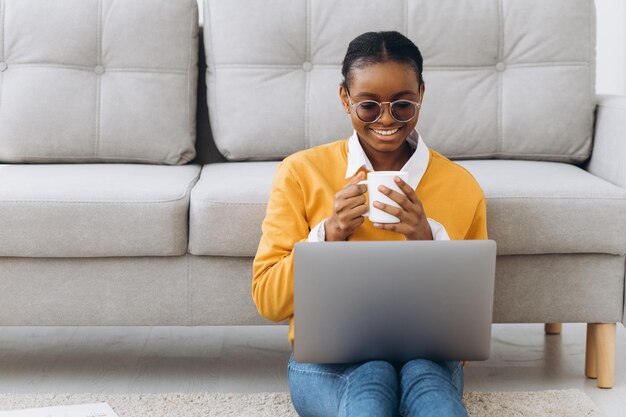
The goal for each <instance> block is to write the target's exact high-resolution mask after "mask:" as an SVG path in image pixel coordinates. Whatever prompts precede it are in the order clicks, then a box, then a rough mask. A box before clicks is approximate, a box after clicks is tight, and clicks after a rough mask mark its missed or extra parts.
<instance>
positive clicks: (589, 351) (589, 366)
mask: <svg viewBox="0 0 626 417" xmlns="http://www.w3.org/2000/svg"><path fill="white" fill-rule="evenodd" d="M596 326H597V324H596V323H587V347H586V348H585V376H586V377H587V378H597V377H598V368H597V366H596V365H597V359H596V356H597V355H596Z"/></svg>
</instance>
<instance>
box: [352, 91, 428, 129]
mask: <svg viewBox="0 0 626 417" xmlns="http://www.w3.org/2000/svg"><path fill="white" fill-rule="evenodd" d="M346 94H347V95H348V101H349V102H350V107H353V108H354V107H356V115H357V117H358V118H359V119H360V120H361V121H363V122H365V123H374V122H376V121H377V120H378V119H380V117H381V116H382V115H383V104H389V113H391V117H393V118H394V119H395V120H396V121H398V122H401V123H404V122H408V121H409V120H411V119H412V118H414V117H415V115H416V114H417V109H418V108H419V107H420V106H421V103H418V102H416V101H411V100H396V101H383V102H382V103H381V102H378V101H374V100H363V101H359V102H358V103H352V99H351V98H350V94H348V93H347V92H346Z"/></svg>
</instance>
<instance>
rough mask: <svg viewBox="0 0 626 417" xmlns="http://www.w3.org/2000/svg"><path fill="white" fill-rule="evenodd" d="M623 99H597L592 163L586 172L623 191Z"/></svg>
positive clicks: (625, 134) (625, 144)
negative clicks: (621, 188)
mask: <svg viewBox="0 0 626 417" xmlns="http://www.w3.org/2000/svg"><path fill="white" fill-rule="evenodd" d="M625 161H626V96H604V95H600V96H598V105H597V107H596V124H595V134H594V140H593V150H592V152H591V159H590V160H589V161H588V164H587V165H586V167H585V169H586V170H587V171H589V172H590V173H592V174H593V175H596V176H598V177H600V178H603V179H605V180H607V181H609V182H612V183H613V184H616V185H619V186H620V187H623V188H626V163H625Z"/></svg>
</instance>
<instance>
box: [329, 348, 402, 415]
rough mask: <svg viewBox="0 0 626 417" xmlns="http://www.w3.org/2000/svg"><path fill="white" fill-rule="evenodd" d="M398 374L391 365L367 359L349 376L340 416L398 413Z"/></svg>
mask: <svg viewBox="0 0 626 417" xmlns="http://www.w3.org/2000/svg"><path fill="white" fill-rule="evenodd" d="M398 403H399V377H398V372H397V371H396V368H395V367H394V365H393V364H391V363H390V362H387V361H379V360H374V361H368V362H365V363H363V364H361V365H359V366H358V367H357V368H355V369H354V370H353V371H352V372H351V373H350V374H349V375H348V386H347V389H346V392H345V395H344V398H343V399H342V405H343V407H342V408H341V410H340V413H339V416H345V415H350V416H390V417H395V416H397V409H398Z"/></svg>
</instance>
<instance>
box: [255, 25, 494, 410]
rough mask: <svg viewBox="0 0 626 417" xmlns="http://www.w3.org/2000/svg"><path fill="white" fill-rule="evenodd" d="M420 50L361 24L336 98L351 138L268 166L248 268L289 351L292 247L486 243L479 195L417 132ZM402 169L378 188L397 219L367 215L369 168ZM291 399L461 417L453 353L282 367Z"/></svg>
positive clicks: (304, 406)
mask: <svg viewBox="0 0 626 417" xmlns="http://www.w3.org/2000/svg"><path fill="white" fill-rule="evenodd" d="M422 62H423V60H422V56H421V54H420V51H419V49H418V48H417V47H416V46H415V45H414V44H413V43H412V42H411V41H410V40H409V39H407V38H406V37H404V36H403V35H401V34H400V33H398V32H377V33H374V32H368V33H364V34H363V35H360V36H358V37H357V38H356V39H354V40H353V41H352V42H350V44H349V46H348V51H347V53H346V56H345V58H344V61H343V68H342V74H343V77H344V79H343V82H342V83H341V84H340V86H339V97H340V99H341V103H342V104H343V107H344V109H345V111H346V113H348V114H349V115H350V117H351V120H352V126H353V127H354V132H353V134H352V136H351V137H350V138H347V139H342V140H339V141H335V142H332V143H329V144H325V145H321V146H317V147H314V148H311V149H307V150H303V151H300V152H297V153H295V154H293V155H290V156H289V157H287V158H285V159H284V160H283V161H282V162H281V163H280V165H279V166H278V169H277V172H276V175H275V178H274V183H273V186H272V192H271V194H270V199H269V202H268V207H267V212H266V217H265V219H264V221H263V226H262V230H263V236H262V238H261V241H260V243H259V247H258V250H257V254H256V257H255V259H254V264H253V282H252V295H253V299H254V302H255V304H256V306H257V309H258V310H259V313H260V314H261V315H262V316H264V317H265V318H267V319H269V320H272V321H282V320H286V319H289V341H290V342H291V345H292V348H293V341H294V320H293V257H292V251H293V247H294V245H295V243H297V242H301V241H311V242H313V241H322V240H329V241H330V240H355V241H356V240H418V239H435V240H441V239H487V223H486V208H485V198H484V194H483V191H482V190H481V188H480V186H479V185H478V183H477V182H476V180H475V179H474V177H473V176H472V175H471V174H470V173H469V172H468V171H467V170H466V169H464V168H463V167H461V166H460V165H458V164H456V163H454V162H452V161H450V160H449V159H447V158H445V157H444V156H443V155H441V154H439V153H438V152H436V151H434V150H432V149H429V148H428V147H427V146H426V144H425V143H424V140H423V138H422V137H421V136H420V135H419V133H418V132H417V131H416V130H415V126H416V124H417V120H418V118H419V111H420V107H421V105H422V100H423V99H424V92H425V84H424V80H423V78H422ZM380 170H385V171H407V172H408V174H409V177H408V181H407V182H406V183H405V182H404V181H402V180H401V179H400V178H396V181H397V183H398V185H399V187H400V189H401V190H402V191H403V193H402V194H401V193H397V192H395V191H393V190H389V189H381V191H382V192H384V193H385V194H386V195H387V196H388V197H390V198H391V199H392V200H394V201H396V202H397V203H398V204H399V205H400V208H395V207H392V206H387V205H385V204H381V203H375V206H376V207H378V208H380V209H381V210H384V211H386V212H388V213H390V214H392V215H394V216H396V217H398V218H399V219H400V222H399V223H395V224H376V223H371V222H370V221H369V219H365V218H364V217H363V214H364V213H365V212H366V211H367V205H366V204H365V202H366V200H365V196H364V195H363V194H364V192H365V191H366V187H365V186H364V185H359V184H358V182H359V181H361V180H363V179H365V177H366V175H365V174H366V173H367V172H371V171H380ZM288 379H289V387H290V391H291V398H292V402H293V405H294V407H295V409H296V411H297V412H298V414H300V415H301V416H303V417H308V416H397V415H398V414H399V415H401V416H409V415H410V416H466V415H467V413H466V411H465V408H464V407H463V403H462V401H461V396H462V393H463V367H462V365H461V363H460V362H458V361H446V362H434V361H429V360H425V359H414V360H410V361H407V362H404V363H394V362H388V361H382V360H376V361H365V362H359V363H350V364H313V363H299V362H296V361H295V360H294V359H293V354H292V355H291V358H290V359H289V363H288Z"/></svg>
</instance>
